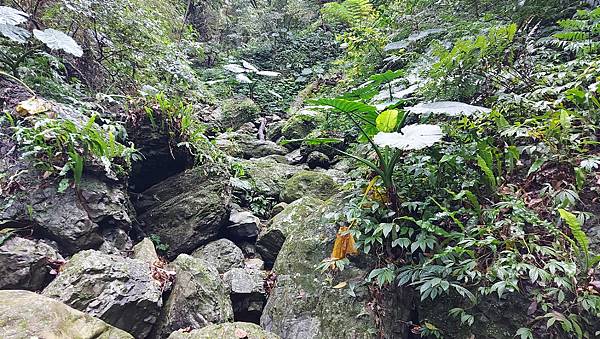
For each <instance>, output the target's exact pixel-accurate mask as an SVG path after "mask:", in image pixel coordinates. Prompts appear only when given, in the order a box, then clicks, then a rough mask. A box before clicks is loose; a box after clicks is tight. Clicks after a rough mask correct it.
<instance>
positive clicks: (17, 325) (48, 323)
mask: <svg viewBox="0 0 600 339" xmlns="http://www.w3.org/2000/svg"><path fill="white" fill-rule="evenodd" d="M0 338H6V339H9V338H10V339H31V338H44V339H54V338H56V339H59V338H77V339H133V336H131V335H130V334H128V333H126V332H125V331H122V330H120V329H118V328H115V327H112V326H110V325H108V324H107V323H105V322H103V321H102V320H100V319H96V318H94V317H92V316H90V315H88V314H85V313H83V312H81V311H78V310H76V309H73V308H71V307H69V306H67V305H65V304H63V303H61V302H58V301H56V300H54V299H51V298H48V297H45V296H43V295H39V294H37V293H33V292H28V291H0Z"/></svg>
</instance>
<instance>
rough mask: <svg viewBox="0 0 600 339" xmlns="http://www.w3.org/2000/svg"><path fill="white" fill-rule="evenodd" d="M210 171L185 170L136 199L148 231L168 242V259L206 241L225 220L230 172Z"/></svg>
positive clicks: (217, 230)
mask: <svg viewBox="0 0 600 339" xmlns="http://www.w3.org/2000/svg"><path fill="white" fill-rule="evenodd" d="M210 170H211V169H209V168H204V167H196V168H193V169H190V170H187V171H185V172H183V173H181V174H178V175H176V176H174V177H171V178H169V179H167V180H165V181H163V182H161V183H159V184H157V185H154V186H152V187H150V188H149V189H148V190H146V191H144V193H142V194H141V195H140V198H139V200H138V201H136V209H137V210H138V212H139V213H140V215H139V217H138V220H139V221H141V222H142V223H143V224H144V226H145V230H146V232H147V233H148V234H156V235H158V236H159V237H160V241H161V242H162V243H165V244H167V245H169V247H168V250H167V256H168V257H169V258H175V257H176V256H177V255H178V254H180V253H189V252H191V251H193V250H195V249H196V248H198V247H199V246H201V245H203V244H206V243H208V242H209V241H211V240H212V239H214V238H216V236H217V235H218V233H219V232H220V231H221V229H222V227H224V226H225V224H226V223H227V219H228V213H229V202H230V199H231V189H230V186H229V174H228V173H227V172H226V171H225V170H221V169H219V170H218V171H210Z"/></svg>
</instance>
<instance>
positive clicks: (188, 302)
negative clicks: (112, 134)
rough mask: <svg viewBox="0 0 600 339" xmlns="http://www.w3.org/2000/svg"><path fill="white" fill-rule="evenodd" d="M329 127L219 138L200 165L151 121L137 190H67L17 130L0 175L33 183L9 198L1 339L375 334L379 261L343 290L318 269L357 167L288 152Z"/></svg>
mask: <svg viewBox="0 0 600 339" xmlns="http://www.w3.org/2000/svg"><path fill="white" fill-rule="evenodd" d="M57 111H59V112H60V114H61V115H60V116H61V118H63V119H73V120H75V119H77V118H78V117H76V116H72V115H70V113H69V112H68V111H60V110H57ZM216 122H217V123H218V122H219V121H218V119H217V120H216ZM315 127H316V122H315V116H314V113H313V112H310V111H301V112H299V113H297V114H296V115H292V116H291V117H288V118H287V119H282V118H280V117H278V116H275V115H272V116H266V117H263V118H261V119H258V120H256V121H250V122H245V123H241V124H239V127H238V128H237V129H235V131H230V132H226V133H222V134H218V135H215V136H214V139H215V141H214V143H215V145H216V146H217V148H219V149H220V150H221V151H222V153H223V154H225V155H224V156H223V157H222V158H221V159H219V160H218V161H204V162H203V161H199V162H195V163H194V161H193V157H191V156H190V154H188V153H186V152H179V151H175V152H174V151H173V149H172V147H171V146H170V145H169V142H170V141H169V138H168V137H167V136H165V135H164V133H162V132H160V131H156V130H153V129H151V128H149V127H148V126H146V125H143V124H142V125H137V126H135V128H131V130H129V131H128V132H129V134H130V136H131V138H133V139H134V141H135V142H136V145H138V147H139V148H140V150H141V152H142V154H144V160H142V161H141V163H139V164H136V165H134V168H133V171H132V172H131V173H130V174H129V175H128V176H127V177H126V178H125V179H121V178H118V179H117V178H109V177H108V176H107V175H105V174H104V173H102V171H101V170H99V171H98V172H95V171H86V172H85V173H84V176H83V177H82V179H81V183H80V185H79V186H78V188H77V189H72V188H69V189H67V190H60V189H59V187H58V185H59V183H57V182H55V181H52V180H50V179H51V178H50V179H49V178H47V177H46V176H44V175H43V173H37V171H35V170H34V166H33V164H31V163H27V162H25V161H24V160H23V159H24V158H23V157H22V154H20V153H19V150H18V148H17V147H15V144H14V143H13V142H12V140H11V139H10V138H9V137H8V136H9V135H10V133H9V132H8V131H3V132H5V133H3V134H2V144H1V146H2V152H3V154H5V157H4V159H3V160H2V161H1V163H0V165H1V166H2V170H3V173H7V175H9V176H10V175H12V176H14V177H15V178H18V180H17V179H15V184H16V185H17V187H16V189H15V187H12V188H11V190H10V194H8V193H9V191H8V188H7V187H4V189H5V193H7V194H3V195H2V199H1V201H0V202H1V204H0V206H1V209H0V221H1V222H2V225H3V229H4V232H5V233H4V235H5V236H4V237H3V241H2V243H1V245H0V263H1V265H0V267H2V268H0V270H2V273H3V274H1V275H0V289H1V290H2V291H0V293H1V294H2V298H1V299H0V337H2V338H30V337H40V338H132V337H133V338H362V337H365V338H366V337H370V336H372V333H373V331H374V328H376V323H375V317H374V316H373V314H372V312H370V311H369V305H368V303H369V299H370V297H369V291H368V287H367V286H366V285H365V284H364V278H365V275H366V273H367V272H368V265H364V267H361V265H360V264H357V265H352V268H351V269H348V270H345V271H344V272H343V274H341V275H340V276H336V277H334V280H335V281H333V280H329V281H326V280H324V276H323V275H322V274H321V273H320V272H319V271H316V270H315V268H316V267H317V265H318V264H319V263H320V262H321V261H322V260H323V259H325V258H327V257H328V256H329V253H330V252H331V249H332V246H333V241H334V240H335V235H336V232H337V229H338V227H339V225H337V224H336V223H335V222H334V220H335V219H336V218H335V216H336V213H339V212H340V210H341V206H342V205H341V202H342V201H343V199H344V193H343V189H342V187H343V185H344V183H345V181H346V176H347V175H346V172H347V171H348V170H349V168H350V167H351V166H350V165H349V164H348V163H347V162H344V161H340V159H339V158H336V157H335V155H334V154H332V153H331V152H330V151H329V150H328V149H319V148H318V147H314V146H307V145H303V144H301V143H295V144H294V143H291V144H287V145H286V146H282V145H280V144H279V143H277V141H280V140H281V139H299V138H304V137H306V136H307V135H308V134H309V133H311V132H312V131H313V129H315ZM328 152H329V153H328ZM92 168H93V167H92ZM17 173H18V175H17ZM24 229H26V230H27V232H23V230H24ZM340 281H343V282H344V284H349V283H351V284H353V286H355V287H356V288H353V289H352V292H351V293H348V291H347V290H346V289H340V288H339V287H338V288H333V287H332V286H334V285H336V284H337V282H340Z"/></svg>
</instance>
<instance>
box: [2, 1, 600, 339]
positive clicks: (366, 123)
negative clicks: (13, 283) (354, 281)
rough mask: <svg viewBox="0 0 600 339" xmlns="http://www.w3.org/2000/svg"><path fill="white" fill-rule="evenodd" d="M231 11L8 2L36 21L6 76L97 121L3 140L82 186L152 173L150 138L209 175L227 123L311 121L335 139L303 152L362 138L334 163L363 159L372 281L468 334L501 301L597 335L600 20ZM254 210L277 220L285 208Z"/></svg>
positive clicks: (550, 8) (11, 42)
mask: <svg viewBox="0 0 600 339" xmlns="http://www.w3.org/2000/svg"><path fill="white" fill-rule="evenodd" d="M233 2H235V3H230V2H227V1H217V0H215V1H208V2H206V3H205V2H202V3H200V2H196V1H189V2H188V1H178V0H169V1H157V0H152V1H140V0H110V1H95V0H84V1H71V0H64V1H38V2H36V1H33V2H31V1H0V5H2V6H11V7H14V8H17V9H19V10H20V11H22V12H24V13H27V14H29V17H27V18H26V17H24V16H22V17H23V18H26V19H18V20H16V21H15V20H13V23H12V24H11V27H12V28H10V30H11V31H10V32H9V31H8V28H3V26H0V29H5V31H2V32H3V33H2V36H0V47H1V48H2V50H1V51H0V71H1V72H2V73H0V77H1V78H2V79H3V80H4V79H6V80H7V81H15V78H16V80H18V81H19V82H23V83H25V84H27V86H29V87H30V88H31V90H32V91H33V92H34V93H35V95H36V96H43V97H45V98H48V99H52V100H54V101H56V102H58V103H61V104H64V105H66V106H68V107H70V108H71V109H72V110H73V111H75V112H77V114H79V115H80V116H81V117H80V120H81V123H80V124H79V125H77V124H75V123H73V122H71V121H70V120H67V119H63V118H62V117H60V116H59V117H50V116H46V115H45V114H42V115H39V114H38V115H36V114H29V115H26V116H12V115H10V114H8V113H7V114H6V115H5V117H3V120H2V126H6V127H7V128H9V129H10V130H11V131H12V132H13V134H14V138H15V141H16V143H17V144H18V145H19V147H20V148H21V149H22V151H23V152H24V154H25V156H26V157H28V158H29V159H33V160H34V163H35V165H36V166H37V167H39V168H41V169H42V170H43V171H46V172H47V174H48V176H52V175H54V176H56V177H57V178H59V179H60V180H61V189H63V190H64V189H66V188H67V184H66V182H68V181H65V180H66V178H69V179H71V178H72V182H73V184H74V185H75V186H76V184H77V183H78V182H79V180H80V178H81V176H82V173H83V171H84V170H85V169H86V168H88V167H91V166H93V165H94V161H96V162H98V161H99V162H100V164H101V167H103V168H104V170H105V173H106V174H107V175H108V176H110V177H115V178H117V177H119V176H121V175H123V174H124V173H125V172H126V169H128V168H129V167H130V165H131V161H133V160H136V159H137V158H138V157H139V156H138V153H137V152H136V150H135V147H134V145H132V144H131V143H130V142H129V141H128V139H127V138H128V136H127V135H126V133H125V132H124V129H123V125H124V124H127V123H132V121H133V123H134V124H135V123H139V122H140V121H142V120H144V119H148V120H149V121H151V123H152V125H153V127H154V128H155V129H157V130H161V131H166V133H165V134H166V135H168V136H169V138H170V140H172V141H174V143H173V145H171V146H173V147H175V148H182V149H186V150H187V151H189V152H190V154H193V155H195V156H196V157H197V159H196V160H197V162H199V163H204V162H206V161H212V160H216V159H220V160H221V157H222V155H221V154H220V153H219V152H218V151H216V150H215V149H214V147H213V145H212V144H211V142H210V140H209V137H208V136H207V134H209V130H210V128H208V127H207V124H206V123H207V121H208V122H210V119H209V118H210V117H209V116H208V115H210V114H209V113H210V112H212V109H214V108H215V107H219V108H220V113H221V114H222V116H223V122H224V123H223V126H218V128H220V129H221V130H227V129H234V130H235V129H237V128H239V127H240V126H241V125H243V123H246V122H254V121H256V120H257V119H258V118H260V117H261V116H266V115H270V114H274V113H276V114H279V115H281V116H286V115H287V114H288V113H295V112H296V111H298V110H300V109H301V108H303V107H305V106H306V105H311V106H313V107H311V109H313V108H314V110H316V111H320V112H321V113H322V115H320V116H319V118H318V119H315V121H319V123H320V124H321V125H320V126H319V128H320V130H319V131H317V133H313V134H311V135H310V136H308V137H307V138H306V139H304V140H287V144H289V143H290V142H296V143H299V142H301V141H303V142H304V144H303V145H310V146H315V147H316V146H323V147H324V148H325V149H328V150H329V149H335V148H336V147H335V145H336V143H339V142H341V141H343V140H341V138H340V135H342V136H345V137H346V139H350V140H351V142H352V146H351V147H350V148H349V149H346V150H343V151H342V150H335V151H333V152H335V153H336V155H339V156H340V157H349V158H351V159H353V160H356V163H355V168H354V170H353V171H352V173H351V174H352V179H353V180H352V182H351V184H349V185H348V186H350V187H347V188H348V192H350V193H349V195H351V201H350V203H349V204H348V205H347V206H346V208H345V210H344V211H341V212H340V213H339V215H337V216H336V218H337V220H332V222H333V221H337V222H341V223H343V224H346V225H351V228H350V230H349V231H348V232H349V233H351V234H352V235H353V236H354V238H355V239H356V241H357V244H358V247H359V250H360V251H361V252H363V253H367V254H369V255H372V256H374V257H375V258H376V259H377V260H375V261H376V262H377V263H378V264H377V266H376V267H373V270H372V271H371V274H370V275H369V276H368V281H369V282H372V283H373V285H374V286H377V288H380V289H382V290H394V289H400V288H406V289H411V290H413V291H414V293H415V294H417V295H418V298H417V300H420V301H423V302H427V301H428V300H435V301H436V302H440V303H447V305H448V306H449V307H448V309H447V310H446V311H447V313H448V314H449V316H452V317H456V318H457V321H458V323H459V324H460V325H459V326H458V327H470V326H473V327H477V326H485V324H482V323H481V321H480V319H478V318H477V316H476V313H477V312H478V305H480V304H481V303H482V302H483V301H485V300H489V299H490V298H521V300H525V301H526V302H527V303H528V304H529V308H528V309H527V310H526V312H525V313H526V314H527V319H525V320H524V321H523V323H519V324H512V325H513V326H514V327H515V333H514V335H515V336H516V337H519V338H522V339H523V338H536V337H539V336H540V335H541V334H543V333H549V334H550V335H551V336H553V337H557V338H563V337H564V338H571V337H572V338H594V337H598V336H600V327H599V323H598V317H600V295H599V292H600V282H599V281H600V275H599V273H598V272H597V267H598V263H599V262H600V257H599V256H598V255H597V254H596V253H597V251H598V250H599V246H598V243H599V241H598V240H597V239H591V238H590V237H589V236H588V234H589V230H590V229H592V228H598V227H600V226H599V222H600V220H599V216H600V209H599V207H598V206H599V204H600V203H599V201H600V175H599V174H598V173H599V172H600V146H599V145H600V140H599V137H600V99H599V93H598V90H599V84H600V9H599V8H596V9H591V8H588V6H586V5H585V4H581V3H579V1H566V0H551V1H544V0H527V1H508V0H506V1H498V0H496V1H491V0H446V1H434V0H378V1H375V0H372V1H369V0H344V1H332V2H328V3H326V4H320V3H319V2H317V1H299V0H290V1H283V0H279V1H275V0H274V1H268V2H267V1H239V2H236V1H233ZM31 3H35V4H33V5H32V4H31ZM38 5H39V6H38ZM0 8H1V7H0ZM0 24H2V21H0ZM15 27H18V28H15ZM32 27H36V29H39V30H37V32H42V31H41V29H44V31H43V32H47V29H56V30H60V32H65V33H67V34H68V36H67V37H69V39H71V38H72V39H74V41H76V43H77V44H78V45H77V46H81V48H82V50H83V55H81V54H79V53H78V50H77V49H76V48H74V46H73V45H69V43H72V42H71V41H70V40H69V41H68V42H64V41H63V44H62V45H60V46H58V47H53V46H52V45H51V44H49V43H48V42H46V40H44V39H45V38H43V36H40V35H39V34H36V33H35V32H36V31H33V29H32V30H31V31H32V32H34V33H33V34H35V37H37V38H38V39H39V40H40V41H41V42H44V43H46V44H45V45H42V44H40V41H38V40H35V39H33V38H30V33H29V28H32ZM50 32H57V31H50ZM63 34H64V33H63ZM40 37H42V38H40ZM61 37H62V36H61ZM59 40H60V39H59ZM74 41H73V42H74ZM65 44H66V45H65ZM61 46H62V47H61ZM65 46H66V47H65ZM69 46H70V47H69ZM9 74H10V79H9ZM44 112H45V111H44ZM315 136H316V137H315ZM301 137H302V136H301ZM301 137H300V138H301ZM294 139H295V138H294ZM282 144H286V141H284V142H282ZM220 160H219V161H220ZM233 167H234V171H235V172H238V173H236V174H238V176H240V177H241V176H243V172H244V169H243V168H241V167H236V166H235V165H234V166H233ZM257 199H259V198H257ZM261 199H264V198H261ZM253 204H254V205H256V206H259V207H257V210H260V213H259V214H260V215H268V214H269V212H268V210H270V208H267V207H265V206H269V207H270V205H271V201H266V200H265V201H262V200H260V201H254V202H253ZM155 240H156V239H155ZM156 241H158V240H156ZM347 262H348V259H347V258H345V259H341V260H338V262H337V263H336V265H335V266H336V267H337V268H338V269H341V268H344V266H345V265H346V264H347ZM330 264H331V260H328V261H326V264H324V265H322V266H321V268H323V269H324V270H327V269H328V268H329V267H330ZM349 321H351V320H349ZM444 325H445V324H441V323H436V322H435V320H433V319H431V320H430V319H428V320H427V321H425V322H423V323H421V324H417V323H414V324H412V323H411V324H410V326H411V330H413V332H415V333H417V334H420V335H422V336H424V337H428V336H430V337H444V336H446V337H449V336H451V335H452V333H456V332H451V331H453V329H450V328H445V327H444Z"/></svg>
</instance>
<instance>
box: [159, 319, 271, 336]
mask: <svg viewBox="0 0 600 339" xmlns="http://www.w3.org/2000/svg"><path fill="white" fill-rule="evenodd" d="M217 338H218V339H279V337H278V336H277V335H275V334H273V333H269V332H267V331H265V330H263V329H262V328H260V326H258V325H256V324H252V323H245V322H234V323H225V324H218V325H210V326H206V327H204V328H201V329H199V330H192V331H190V332H183V331H177V332H173V333H172V334H171V335H170V336H169V338H168V339H217Z"/></svg>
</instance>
